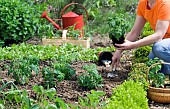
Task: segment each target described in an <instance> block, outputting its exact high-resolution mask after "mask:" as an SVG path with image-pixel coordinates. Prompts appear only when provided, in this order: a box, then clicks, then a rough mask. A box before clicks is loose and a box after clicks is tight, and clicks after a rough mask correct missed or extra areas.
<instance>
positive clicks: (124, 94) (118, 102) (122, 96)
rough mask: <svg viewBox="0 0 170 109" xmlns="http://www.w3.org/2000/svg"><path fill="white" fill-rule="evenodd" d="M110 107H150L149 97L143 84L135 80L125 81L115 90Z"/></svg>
mask: <svg viewBox="0 0 170 109" xmlns="http://www.w3.org/2000/svg"><path fill="white" fill-rule="evenodd" d="M113 91H114V92H113V95H112V97H111V98H110V100H109V103H108V105H107V108H108V109H148V108H149V107H148V99H147V98H146V95H147V93H146V91H144V89H143V86H141V85H140V84H139V83H138V82H134V81H133V80H130V81H125V82H124V83H123V84H121V85H120V86H118V87H117V88H116V89H115V90H113Z"/></svg>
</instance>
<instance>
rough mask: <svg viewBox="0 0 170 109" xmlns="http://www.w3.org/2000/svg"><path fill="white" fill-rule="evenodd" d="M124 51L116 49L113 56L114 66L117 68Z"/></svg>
mask: <svg viewBox="0 0 170 109" xmlns="http://www.w3.org/2000/svg"><path fill="white" fill-rule="evenodd" d="M121 53H122V51H120V50H116V52H115V53H114V55H113V57H112V68H113V69H116V68H117V66H118V65H119V62H120V58H121V56H122V54H121Z"/></svg>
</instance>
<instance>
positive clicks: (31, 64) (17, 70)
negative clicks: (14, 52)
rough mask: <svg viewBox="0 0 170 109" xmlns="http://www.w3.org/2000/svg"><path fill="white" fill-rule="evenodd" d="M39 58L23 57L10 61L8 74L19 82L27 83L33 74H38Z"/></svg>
mask: <svg viewBox="0 0 170 109" xmlns="http://www.w3.org/2000/svg"><path fill="white" fill-rule="evenodd" d="M38 62H39V59H38V58H36V57H23V58H21V59H15V60H13V61H12V62H11V63H10V66H9V70H8V75H10V74H12V77H13V78H14V79H15V81H16V82H17V83H21V84H25V83H27V82H28V80H29V78H31V77H32V76H33V74H38V71H39V63H38Z"/></svg>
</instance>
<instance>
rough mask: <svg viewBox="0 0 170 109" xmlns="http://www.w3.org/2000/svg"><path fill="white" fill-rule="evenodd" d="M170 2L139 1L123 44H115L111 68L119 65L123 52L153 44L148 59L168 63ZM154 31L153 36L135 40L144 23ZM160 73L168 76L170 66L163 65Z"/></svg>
mask: <svg viewBox="0 0 170 109" xmlns="http://www.w3.org/2000/svg"><path fill="white" fill-rule="evenodd" d="M169 7H170V0H140V1H139V4H138V8H137V16H136V21H135V23H134V26H133V28H132V29H131V31H130V32H129V33H128V34H127V35H126V40H125V42H124V43H123V44H116V46H118V47H117V49H116V51H115V53H114V55H113V57H112V67H113V68H116V67H117V66H118V64H119V61H120V58H121V53H122V51H123V50H130V49H135V48H138V47H142V46H147V45H150V44H153V47H152V52H151V53H150V54H149V59H153V58H154V57H158V58H159V59H162V60H163V61H165V62H168V63H170V9H169ZM147 21H148V22H149V23H150V25H151V28H152V29H153V30H154V31H155V32H154V33H153V34H151V35H149V36H147V37H145V38H143V39H140V40H137V39H138V36H139V35H140V33H141V31H142V29H143V27H144V25H145V23H146V22H147ZM162 73H164V74H170V66H169V65H163V67H162Z"/></svg>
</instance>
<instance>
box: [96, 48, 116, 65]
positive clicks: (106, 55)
mask: <svg viewBox="0 0 170 109" xmlns="http://www.w3.org/2000/svg"><path fill="white" fill-rule="evenodd" d="M112 56H113V55H112V53H111V52H108V51H103V52H100V53H99V60H98V62H99V65H104V66H106V65H105V64H104V61H110V64H111V63H112Z"/></svg>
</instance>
